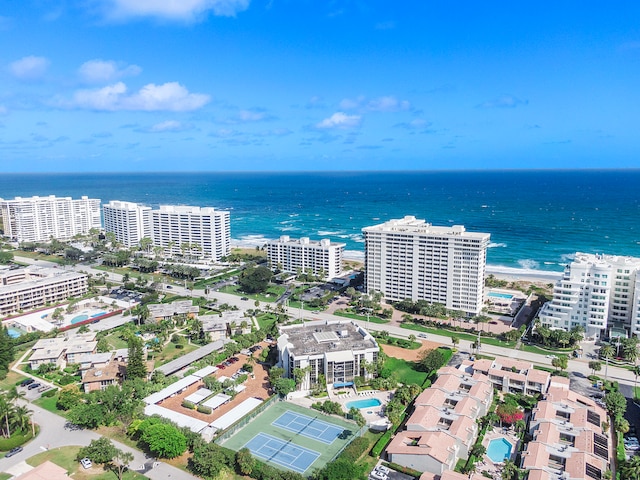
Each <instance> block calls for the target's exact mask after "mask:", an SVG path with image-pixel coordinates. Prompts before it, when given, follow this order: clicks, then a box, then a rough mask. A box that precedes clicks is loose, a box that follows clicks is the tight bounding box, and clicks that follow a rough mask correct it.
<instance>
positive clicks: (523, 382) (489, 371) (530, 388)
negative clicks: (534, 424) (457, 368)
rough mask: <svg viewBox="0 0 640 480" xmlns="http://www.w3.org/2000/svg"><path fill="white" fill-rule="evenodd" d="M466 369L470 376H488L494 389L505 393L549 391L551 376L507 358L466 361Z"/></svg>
mask: <svg viewBox="0 0 640 480" xmlns="http://www.w3.org/2000/svg"><path fill="white" fill-rule="evenodd" d="M462 368H464V369H465V370H466V371H467V372H468V373H470V374H476V373H481V374H483V375H486V376H487V378H488V379H489V381H490V382H491V385H492V386H493V388H495V389H496V390H498V391H501V392H504V393H520V394H524V395H541V394H543V393H545V392H546V391H547V389H548V388H549V384H550V382H551V374H550V373H549V372H545V371H542V370H536V369H535V368H533V363H531V362H527V361H525V360H516V359H513V358H507V357H496V358H495V359H493V360H491V359H482V360H476V361H470V360H464V361H463V362H462Z"/></svg>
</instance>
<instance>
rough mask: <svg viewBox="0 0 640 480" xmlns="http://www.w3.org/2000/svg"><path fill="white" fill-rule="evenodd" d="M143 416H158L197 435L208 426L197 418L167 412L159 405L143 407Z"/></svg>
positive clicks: (170, 411) (167, 410) (166, 409)
mask: <svg viewBox="0 0 640 480" xmlns="http://www.w3.org/2000/svg"><path fill="white" fill-rule="evenodd" d="M144 414H145V415H149V416H151V415H160V416H161V417H163V418H167V419H169V420H171V421H172V422H175V423H176V424H177V425H178V426H180V427H187V428H188V429H189V430H191V431H192V432H195V433H198V432H200V431H201V430H203V429H205V428H206V427H207V426H208V424H207V422H203V421H202V420H198V419H197V418H192V417H189V416H188V415H185V414H183V413H179V412H175V411H173V410H169V409H168V408H164V407H161V406H160V405H147V406H146V407H144Z"/></svg>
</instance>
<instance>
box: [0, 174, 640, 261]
mask: <svg viewBox="0 0 640 480" xmlns="http://www.w3.org/2000/svg"><path fill="white" fill-rule="evenodd" d="M32 195H40V196H44V195H57V196H70V197H73V198H77V197H80V196H82V195H87V196H89V197H92V198H99V199H101V200H102V202H103V203H107V202H108V201H110V200H125V201H132V202H138V203H144V204H147V205H149V206H152V207H156V206H158V205H160V204H178V205H197V206H210V207H215V208H218V209H224V210H229V211H230V212H231V236H232V239H233V243H234V244H236V245H244V246H249V247H253V246H261V245H263V244H264V242H265V241H266V240H268V239H273V238H278V237H279V236H280V235H289V236H291V237H293V238H295V237H301V236H307V237H310V238H312V239H319V238H330V239H331V240H333V241H342V242H345V243H346V250H347V252H346V254H347V255H348V256H349V257H350V258H362V257H363V254H364V240H363V236H362V233H361V229H362V228H363V227H365V226H370V225H375V224H378V223H382V222H384V221H387V220H390V219H393V218H402V217H404V216H405V215H413V216H415V217H417V218H421V219H425V220H426V221H427V222H430V223H432V224H433V225H444V226H447V225H464V226H465V227H466V229H467V230H468V231H478V232H488V233H490V234H491V245H490V248H489V251H488V259H487V263H488V264H489V265H491V266H494V267H509V268H520V269H529V270H542V271H554V272H558V271H562V270H563V266H564V265H565V264H566V263H567V262H569V261H570V260H571V258H572V255H573V254H574V253H575V252H576V251H581V252H587V253H607V254H613V255H631V256H637V257H640V224H639V219H640V170H621V171H617V170H606V171H592V170H576V171H564V170H563V171H542V170H531V171H425V172H313V173H311V172H298V173H226V172H225V173H215V172H190V173H78V174H72V173H59V174H58V173H56V174H1V175H0V197H1V198H5V199H7V198H14V197H15V196H23V197H26V196H32Z"/></svg>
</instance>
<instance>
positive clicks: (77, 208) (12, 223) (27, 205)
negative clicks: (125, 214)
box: [0, 195, 102, 242]
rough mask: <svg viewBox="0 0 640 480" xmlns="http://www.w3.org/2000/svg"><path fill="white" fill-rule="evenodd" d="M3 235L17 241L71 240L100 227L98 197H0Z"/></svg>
mask: <svg viewBox="0 0 640 480" xmlns="http://www.w3.org/2000/svg"><path fill="white" fill-rule="evenodd" d="M0 212H1V214H2V224H3V225H4V235H5V236H6V237H9V238H10V239H12V240H15V241H18V242H48V241H49V240H51V239H52V238H55V239H57V240H70V239H71V238H73V237H74V236H75V235H82V234H86V233H89V230H91V229H92V228H96V229H99V228H100V227H101V226H102V223H101V221H100V200H99V199H96V198H88V197H86V196H83V197H81V198H79V199H75V200H74V199H72V198H71V197H56V196H54V195H50V196H48V197H30V198H22V197H16V198H14V199H13V200H3V199H0Z"/></svg>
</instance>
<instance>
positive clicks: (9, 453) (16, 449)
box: [5, 447, 22, 458]
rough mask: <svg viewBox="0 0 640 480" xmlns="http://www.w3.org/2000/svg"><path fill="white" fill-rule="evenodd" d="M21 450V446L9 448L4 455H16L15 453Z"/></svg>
mask: <svg viewBox="0 0 640 480" xmlns="http://www.w3.org/2000/svg"><path fill="white" fill-rule="evenodd" d="M21 451H22V447H14V448H12V449H11V450H9V451H8V452H7V454H6V455H5V457H7V458H9V457H13V456H14V455H16V454H17V453H20V452H21Z"/></svg>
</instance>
